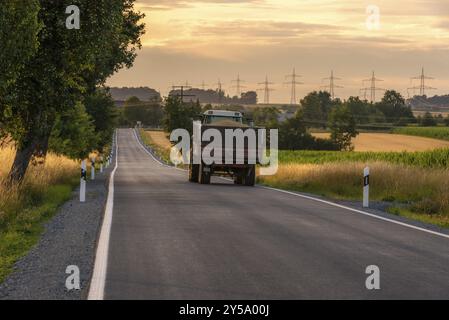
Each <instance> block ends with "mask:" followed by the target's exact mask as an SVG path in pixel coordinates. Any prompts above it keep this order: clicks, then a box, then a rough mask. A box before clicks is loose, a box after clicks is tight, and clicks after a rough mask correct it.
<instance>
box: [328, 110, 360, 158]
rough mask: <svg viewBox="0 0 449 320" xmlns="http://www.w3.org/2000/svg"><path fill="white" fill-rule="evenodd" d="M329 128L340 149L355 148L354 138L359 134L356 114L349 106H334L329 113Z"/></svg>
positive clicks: (332, 138)
mask: <svg viewBox="0 0 449 320" xmlns="http://www.w3.org/2000/svg"><path fill="white" fill-rule="evenodd" d="M329 128H330V130H331V140H332V141H333V142H334V143H335V144H336V145H338V146H339V147H340V150H348V151H350V150H353V146H352V142H351V141H352V138H355V137H356V136H357V135H358V132H357V130H356V122H355V119H354V116H353V115H352V113H351V110H349V108H348V106H346V105H343V106H340V107H336V108H334V109H333V110H332V111H331V113H330V115H329Z"/></svg>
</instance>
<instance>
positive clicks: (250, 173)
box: [244, 166, 256, 187]
mask: <svg viewBox="0 0 449 320" xmlns="http://www.w3.org/2000/svg"><path fill="white" fill-rule="evenodd" d="M244 181H245V186H248V187H254V185H255V184H256V166H251V167H250V168H248V169H246V170H245V175H244Z"/></svg>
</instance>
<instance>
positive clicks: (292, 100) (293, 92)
mask: <svg viewBox="0 0 449 320" xmlns="http://www.w3.org/2000/svg"><path fill="white" fill-rule="evenodd" d="M300 77H301V76H300V75H297V74H296V69H295V68H293V73H292V74H290V75H287V76H285V78H286V79H291V81H290V82H285V83H284V84H290V85H291V97H290V104H291V105H295V104H297V103H296V86H297V85H300V84H304V83H302V82H299V81H296V78H300Z"/></svg>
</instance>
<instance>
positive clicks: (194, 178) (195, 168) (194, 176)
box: [189, 164, 200, 183]
mask: <svg viewBox="0 0 449 320" xmlns="http://www.w3.org/2000/svg"><path fill="white" fill-rule="evenodd" d="M199 174H200V165H199V164H191V165H190V166H189V181H190V182H194V183H198V181H199Z"/></svg>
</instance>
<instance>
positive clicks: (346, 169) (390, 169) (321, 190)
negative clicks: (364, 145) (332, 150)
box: [259, 162, 449, 227]
mask: <svg viewBox="0 0 449 320" xmlns="http://www.w3.org/2000/svg"><path fill="white" fill-rule="evenodd" d="M365 166H366V165H365V164H364V163H339V164H323V165H307V164H306V165H303V164H286V165H281V166H280V167H279V171H278V173H277V174H276V175H275V176H268V177H259V181H260V182H261V183H264V184H267V185H270V186H274V187H278V188H283V189H289V190H296V191H303V192H310V193H315V194H319V195H323V196H326V197H330V198H334V199H346V200H359V201H361V199H362V173H363V168H364V167H365ZM370 168H371V182H370V186H371V190H370V191H371V192H370V197H371V199H372V200H379V201H391V202H392V203H393V202H394V203H396V204H399V207H401V210H396V211H395V213H397V214H401V215H406V216H412V215H413V218H415V219H416V218H419V217H422V219H420V220H423V221H426V222H432V223H436V224H438V225H442V226H446V227H449V192H448V190H449V170H442V169H432V170H431V169H421V168H415V167H405V166H399V165H392V164H387V163H382V162H376V163H371V164H370Z"/></svg>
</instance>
